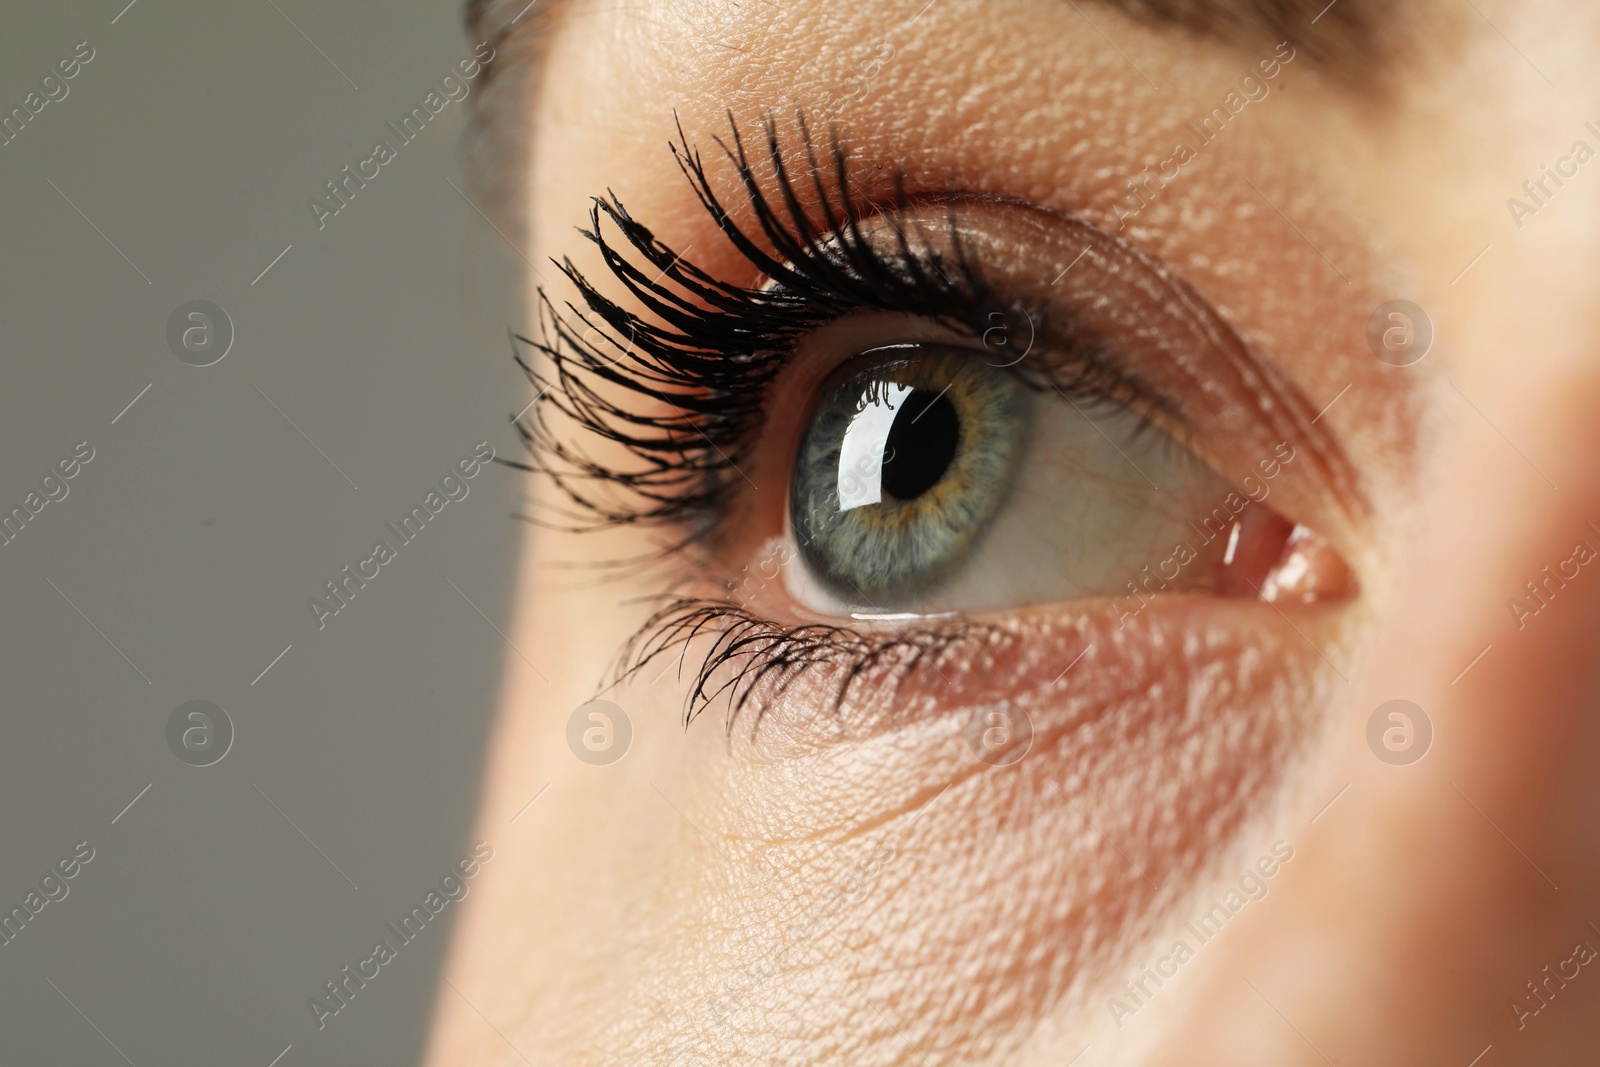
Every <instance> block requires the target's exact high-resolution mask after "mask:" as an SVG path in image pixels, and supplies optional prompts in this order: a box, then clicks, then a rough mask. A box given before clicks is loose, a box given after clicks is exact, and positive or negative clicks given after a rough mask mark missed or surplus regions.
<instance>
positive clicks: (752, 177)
mask: <svg viewBox="0 0 1600 1067" xmlns="http://www.w3.org/2000/svg"><path fill="white" fill-rule="evenodd" d="M729 122H730V128H731V143H730V142H729V141H724V140H723V139H722V138H720V137H719V138H716V139H715V141H716V143H717V144H718V146H719V147H720V148H721V149H722V151H723V152H724V154H725V155H726V156H727V157H728V159H729V160H730V161H731V162H732V163H733V164H734V167H735V169H736V171H737V174H738V178H739V182H740V186H741V188H742V190H743V193H744V197H745V200H746V202H747V203H746V206H747V207H748V209H749V211H750V212H751V213H753V215H754V216H755V226H754V228H755V229H757V230H759V232H760V234H761V236H762V237H763V238H764V240H765V242H766V246H763V245H762V244H760V243H758V241H757V240H756V239H755V238H754V237H752V236H751V234H750V233H749V232H747V229H748V225H743V226H742V225H741V224H740V223H739V222H738V221H736V220H735V218H734V216H733V214H732V213H731V212H730V211H729V210H728V209H727V208H726V207H725V206H724V204H723V203H722V201H721V200H720V199H719V198H718V197H717V194H716V192H715V190H714V189H713V187H712V183H711V179H710V176H709V174H708V172H707V170H706V168H705V164H704V162H703V160H702V159H701V156H700V153H699V151H698V150H697V149H694V148H692V147H691V146H690V145H689V142H688V139H687V136H686V135H684V134H683V132H682V129H681V127H680V129H679V143H674V144H673V146H672V151H673V154H674V158H675V160H676V161H677V163H678V165H679V167H680V169H681V170H682V171H683V173H684V175H685V177H686V178H687V180H688V181H689V182H690V184H691V186H692V188H693V190H694V192H695V195H696V197H697V198H698V199H699V200H700V202H701V204H702V206H703V207H704V208H705V210H706V211H707V213H708V214H709V215H710V216H711V218H712V220H713V222H714V223H715V225H716V226H717V227H718V229H719V231H720V232H721V233H722V234H723V236H724V237H725V238H726V239H727V240H728V242H729V243H730V244H731V245H732V246H733V247H734V249H735V250H736V251H737V252H738V253H739V254H740V256H741V257H742V258H743V259H744V260H746V261H747V262H748V264H749V265H750V267H751V268H752V269H753V270H754V271H755V272H756V273H757V274H758V275H759V276H760V278H762V279H764V281H761V282H758V284H756V285H754V286H741V285H738V284H735V283H731V282H727V281H724V280H722V279H719V278H716V277H713V276H712V275H711V274H709V273H708V272H706V271H705V270H702V269H701V268H700V267H698V266H696V265H695V264H694V263H692V262H689V261H688V260H687V259H686V258H685V257H684V256H682V255H681V254H678V253H675V252H674V251H673V250H672V249H671V248H670V247H668V246H667V245H666V244H664V243H663V242H661V241H659V240H658V239H657V238H656V237H655V235H654V234H653V233H652V232H651V231H650V230H649V229H648V228H647V227H646V226H644V225H643V224H642V223H640V222H638V221H637V220H635V219H634V218H633V217H632V216H631V215H630V214H629V213H628V212H627V210H626V208H625V207H624V206H623V205H622V204H621V202H620V201H619V200H617V198H616V197H615V196H614V195H613V196H611V197H610V198H608V199H606V198H596V199H595V200H594V201H593V204H592V207H591V210H590V226H589V228H588V229H586V230H582V231H580V232H581V233H583V235H584V236H585V237H586V238H587V239H588V240H589V241H590V242H592V243H593V244H594V245H595V246H596V247H597V248H598V250H599V252H600V255H601V258H602V262H603V263H604V265H605V266H606V268H607V270H608V271H609V272H610V273H611V275H612V276H613V277H614V278H615V279H616V280H617V281H618V282H620V283H621V285H622V286H623V287H624V289H625V290H626V291H627V293H628V294H629V296H630V297H632V298H633V299H635V300H637V301H638V302H639V304H640V305H641V306H642V307H643V308H644V311H643V312H642V313H641V312H636V311H632V310H629V309H627V308H625V307H623V306H622V305H621V304H620V303H618V302H617V301H615V300H613V299H611V298H609V297H607V296H606V295H605V294H604V293H603V292H602V291H601V290H600V288H599V287H598V285H596V284H595V283H592V282H591V281H589V280H588V279H587V278H586V277H585V276H584V275H583V274H582V273H581V271H579V269H578V268H577V267H576V266H575V265H574V264H573V263H572V262H571V260H570V259H568V260H565V261H563V262H561V263H560V264H558V265H559V267H560V268H561V270H562V273H563V274H564V275H565V276H566V277H567V278H568V279H569V281H571V282H572V284H573V285H574V286H575V288H576V289H577V291H578V294H579V298H580V300H581V302H582V305H583V306H582V307H581V308H580V307H579V306H578V305H576V304H574V303H572V302H567V303H565V305H564V307H565V313H563V311H562V310H561V309H560V308H558V307H557V305H556V303H555V302H554V300H553V299H552V297H551V296H550V294H549V293H547V292H545V291H544V290H543V289H542V288H541V289H540V291H539V293H538V304H539V324H540V329H539V331H538V339H534V338H529V337H517V338H516V341H517V342H518V343H520V344H522V345H526V346H527V347H528V348H529V349H530V350H532V352H533V353H535V354H538V355H540V356H542V357H544V362H545V364H546V365H547V368H548V369H536V368H535V367H534V366H533V365H532V364H531V363H530V361H529V360H528V359H527V358H524V356H523V355H522V354H521V353H520V352H519V353H518V356H517V362H518V363H519V365H520V366H521V367H522V369H523V370H524V372H525V373H526V374H527V376H528V377H529V379H530V381H531V382H532V383H533V385H534V386H535V388H536V390H537V396H536V399H535V401H534V404H533V405H532V408H531V411H530V412H529V413H528V414H526V415H525V416H524V417H523V418H522V419H519V420H518V421H517V429H518V432H519V434H520V435H521V436H522V438H523V441H524V443H525V445H526V446H527V447H528V449H529V453H530V456H531V460H530V463H529V464H528V466H529V468H531V469H532V470H534V471H535V472H537V473H541V474H544V475H546V476H548V477H550V478H551V479H552V481H553V482H554V483H555V484H556V486H557V487H558V488H559V490H560V491H561V492H562V493H563V494H564V495H565V496H566V498H567V500H568V502H569V503H570V504H573V505H575V506H576V507H577V509H578V512H579V513H580V514H582V515H587V516H588V518H587V519H585V520H582V521H580V522H579V523H577V524H576V525H574V526H568V527H564V528H565V529H598V528H605V527H612V526H621V525H632V524H638V525H655V526H672V527H675V528H677V529H679V530H681V531H682V534H681V536H680V538H679V539H678V540H676V541H675V542H674V543H673V544H671V545H669V546H668V547H667V549H666V553H664V554H670V553H672V552H676V551H678V550H681V549H683V548H685V547H687V546H688V545H690V544H693V543H696V542H701V541H703V540H704V539H705V538H706V537H707V535H708V534H710V533H712V532H714V530H715V526H716V521H717V518H718V516H719V514H720V512H721V510H722V509H723V508H724V506H725V505H726V503H727V501H728V499H729V498H730V496H731V494H732V493H734V492H736V491H737V490H738V489H739V486H740V483H741V482H742V481H744V480H746V479H745V477H744V476H743V472H742V470H741V461H742V460H743V459H744V458H745V456H746V455H748V453H749V450H750V449H751V447H752V446H753V443H754V440H755V436H756V431H757V430H758V429H759V427H760V425H761V423H762V422H763V421H764V413H765V407H766V394H767V391H768V389H769V387H770V386H771V384H772V382H773V380H774V379H775V378H776V377H777V375H778V374H779V372H780V371H781V370H782V369H783V367H784V366H785V365H786V363H787V362H788V359H789V355H790V351H789V350H790V349H791V348H792V346H793V344H794V342H795V340H796V339H797V338H798V337H800V336H802V335H803V334H805V333H806V332H807V331H809V330H811V329H814V328H815V327H817V326H818V325H821V324H822V323H824V322H827V321H831V320H834V319H838V318H840V317H842V316H844V315H846V314H849V313H851V312H855V311H860V310H866V309H872V310H888V311H895V312H901V313H909V314H913V315H918V316H921V317H923V318H926V319H928V320H931V321H934V322H939V323H942V324H944V325H946V326H948V327H950V328H952V329H954V330H957V331H959V332H961V333H964V334H966V335H967V336H972V337H978V336H986V335H985V334H984V333H983V330H984V328H985V327H987V326H988V325H989V324H990V322H991V321H992V319H993V318H994V316H996V315H999V316H1002V317H1003V318H1004V319H1005V321H1008V322H1019V321H1021V320H1022V319H1026V320H1027V321H1028V322H1029V323H1030V325H1031V324H1032V323H1033V322H1034V321H1036V320H1043V319H1045V315H1044V308H1043V305H1042V303H1041V304H1038V305H1035V304H1033V303H1030V302H1025V301H1022V300H1020V299H1018V298H1016V297H1005V296H1002V295H1001V294H1000V292H999V290H997V289H996V288H995V286H994V285H993V284H991V282H990V281H989V279H988V278H987V277H986V276H985V275H984V273H983V272H982V271H981V270H980V269H979V268H978V265H977V264H976V262H975V261H974V260H973V259H972V258H971V256H970V255H969V254H968V250H967V249H966V248H965V247H964V245H963V238H962V233H961V228H960V226H959V223H958V220H957V215H956V210H957V207H958V206H959V205H961V204H966V203H983V202H993V201H994V200H995V198H993V197H987V198H985V197H981V196H977V197H974V196H966V195H961V194H951V193H948V192H946V193H943V194H931V195H921V196H916V197H913V196H911V195H910V193H909V192H908V190H907V188H906V184H905V181H904V178H903V176H902V175H900V174H899V173H895V174H893V175H892V176H891V177H890V179H889V180H890V181H891V182H892V184H893V185H894V188H895V190H896V192H895V201H894V207H893V208H892V209H884V208H881V207H879V206H877V205H875V204H872V203H871V202H870V201H868V202H867V203H866V205H865V206H866V210H865V211H863V209H862V207H861V206H860V205H858V203H857V196H856V190H855V188H854V186H853V185H852V183H851V179H850V175H849V171H848V160H847V154H846V152H845V150H844V148H843V146H842V144H841V142H840V139H839V137H838V135H837V134H835V136H834V137H833V139H832V141H831V146H832V147H831V151H832V155H833V159H832V172H831V173H832V182H833V185H832V187H830V185H829V184H828V180H827V178H826V177H825V175H826V174H827V173H828V171H827V170H826V169H825V168H824V166H823V164H822V163H820V162H819V161H818V159H817V154H816V146H815V143H814V141H813V140H812V139H811V137H810V134H809V132H808V131H807V129H806V127H805V125H804V118H803V115H802V116H799V118H798V122H799V127H800V131H801V138H802V145H803V147H804V153H803V156H804V163H805V166H806V169H807V170H808V171H809V177H810V185H811V187H812V191H813V192H814V193H815V196H816V200H817V204H816V207H815V208H814V209H812V210H808V209H807V208H806V206H805V205H804V204H803V203H802V201H801V198H800V195H799V192H798V189H797V185H796V179H795V178H794V177H793V176H791V174H790V169H789V165H788V163H787V159H786V154H785V149H784V148H783V146H782V144H781V142H780V138H779V135H778V128H777V124H776V122H775V121H774V120H772V119H770V118H769V119H768V120H767V122H766V125H765V135H766V155H767V160H768V163H769V164H770V167H771V171H772V176H771V179H770V181H771V183H772V184H773V185H775V187H776V192H775V193H773V194H769V193H768V192H767V191H765V190H764V189H763V186H762V182H761V180H760V179H759V178H758V176H757V174H756V170H755V164H754V162H753V160H752V157H751V155H750V154H749V152H748V151H747V149H746V147H745V144H744V141H743V138H742V136H741V134H740V132H739V129H738V127H737V124H735V123H734V120H733V118H732V116H731V115H730V117H729ZM802 180H803V179H802ZM774 199H776V200H777V201H779V202H781V207H779V206H775V204H774ZM930 204H942V205H943V206H944V207H946V208H947V211H946V218H947V223H948V230H947V232H946V233H945V234H944V235H942V236H934V235H930V233H929V231H928V230H927V229H926V228H925V226H924V223H923V220H922V219H921V217H920V216H919V215H918V214H917V213H916V210H915V209H916V208H917V207H919V206H921V207H924V208H926V206H928V205H930ZM1036 210H1037V209H1036ZM780 212H781V213H780ZM818 215H820V218H818V217H817V216H818ZM1074 221H1076V220H1074ZM603 223H609V224H610V226H612V227H615V229H616V231H617V232H618V233H619V234H620V235H621V241H620V243H613V241H612V240H611V239H610V238H609V237H608V235H607V234H606V233H605V227H604V226H603ZM1077 225H1080V226H1082V225H1085V224H1082V223H1081V222H1079V223H1077ZM871 226H877V227H879V230H878V231H875V232H876V233H877V235H878V236H877V238H876V239H874V236H873V235H872V234H869V232H868V228H869V227H871ZM884 227H886V228H887V240H885V238H884V235H883V233H882V229H883V228H884ZM1095 232H1098V231H1095ZM1102 237H1103V238H1105V235H1102ZM1105 239H1109V238H1105ZM886 243H887V244H888V245H889V247H888V248H885V247H883V246H884V244H886ZM767 247H770V249H771V251H768V250H767ZM624 250H627V251H631V252H632V253H634V254H636V255H637V256H639V257H640V258H642V259H643V261H644V263H645V264H646V267H641V266H639V265H636V264H635V263H634V262H632V261H631V260H630V259H629V258H628V256H626V255H624ZM646 268H650V269H653V270H654V271H655V274H654V276H653V277H652V276H650V275H648V274H647V273H646ZM1059 318H1060V317H1059V316H1057V317H1054V319H1056V320H1059ZM1047 327H1049V324H1048V323H1047ZM1049 332H1050V333H1052V334H1053V337H1052V340H1053V341H1054V344H1053V345H1051V346H1049V347H1050V349H1051V351H1052V353H1053V358H1054V359H1055V361H1056V363H1057V368H1056V369H1057V372H1058V373H1057V374H1056V375H1055V376H1054V377H1055V379H1056V380H1055V381H1053V382H1052V384H1054V385H1056V386H1057V387H1058V388H1059V389H1061V390H1062V391H1063V392H1064V393H1068V394H1077V396H1078V398H1079V399H1081V400H1084V401H1086V402H1090V403H1092V402H1093V401H1095V400H1099V399H1109V400H1111V401H1113V402H1114V403H1117V404H1125V405H1127V406H1130V407H1132V408H1134V409H1135V410H1136V411H1138V412H1139V413H1140V415H1141V417H1146V416H1148V415H1149V414H1151V412H1152V411H1160V412H1162V413H1163V414H1165V415H1166V416H1167V417H1168V419H1169V420H1170V421H1177V420H1176V418H1175V413H1176V412H1178V411H1179V410H1181V409H1180V408H1179V407H1178V406H1177V405H1176V404H1174V403H1172V402H1171V401H1170V400H1169V399H1167V398H1166V397H1165V396H1164V395H1163V394H1162V393H1161V392H1160V391H1159V390H1157V389H1155V388H1154V387H1152V386H1151V385H1150V384H1149V383H1148V382H1144V381H1141V380H1140V378H1139V376H1137V375H1135V374H1133V373H1131V372H1130V371H1128V370H1127V369H1126V368H1125V366H1123V365H1122V364H1120V363H1119V362H1118V361H1117V360H1115V359H1114V358H1109V357H1108V352H1109V350H1110V348H1111V346H1106V345H1103V344H1102V342H1100V340H1099V339H1098V338H1097V337H1095V336H1093V335H1092V334H1085V333H1084V331H1082V330H1081V329H1080V330H1077V331H1075V332H1072V334H1071V335H1070V336H1069V332H1068V331H1064V330H1061V329H1058V328H1054V327H1049ZM590 335H594V336H596V337H598V338H599V339H600V340H598V341H591V340H590V339H589V338H590ZM623 338H626V343H623ZM608 353H620V355H610V354H608ZM1040 362H1045V361H1044V360H1041V361H1040ZM1063 367H1066V368H1067V369H1066V370H1065V371H1064V372H1063V371H1062V368H1063ZM1025 376H1026V374H1025ZM553 418H559V419H560V420H563V421H565V422H568V423H571V424H573V425H575V426H576V427H577V428H578V429H580V430H582V431H585V432H587V433H588V434H591V435H593V439H594V440H598V441H604V442H609V443H610V444H612V445H615V446H620V448H621V449H622V450H623V451H624V452H626V453H628V454H629V457H630V461H631V462H632V464H633V465H632V466H631V467H629V468H626V469H624V468H619V467H618V466H616V465H615V464H612V463H610V462H605V461H601V460H599V459H596V458H595V457H594V456H592V455H591V454H590V453H589V452H588V451H587V450H586V449H585V448H584V446H583V445H582V444H581V443H578V442H576V441H569V440H567V439H566V438H564V437H563V436H562V435H561V434H559V433H557V432H556V431H555V430H554V428H553V427H552V425H551V421H552V419H553ZM597 487H598V491H597ZM618 490H620V497H621V498H620V499H619V494H618V492H617V491H618Z"/></svg>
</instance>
